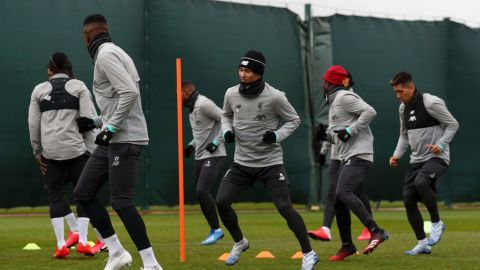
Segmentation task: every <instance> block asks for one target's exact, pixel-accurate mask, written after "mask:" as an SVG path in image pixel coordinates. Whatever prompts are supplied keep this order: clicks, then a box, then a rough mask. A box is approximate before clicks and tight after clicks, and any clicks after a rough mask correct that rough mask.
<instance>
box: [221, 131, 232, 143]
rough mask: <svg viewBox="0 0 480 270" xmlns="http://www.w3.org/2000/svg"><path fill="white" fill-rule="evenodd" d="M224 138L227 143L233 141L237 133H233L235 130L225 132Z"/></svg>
mask: <svg viewBox="0 0 480 270" xmlns="http://www.w3.org/2000/svg"><path fill="white" fill-rule="evenodd" d="M223 140H224V141H225V142H226V143H232V142H234V141H235V134H233V132H232V131H231V130H229V131H227V132H225V133H223Z"/></svg>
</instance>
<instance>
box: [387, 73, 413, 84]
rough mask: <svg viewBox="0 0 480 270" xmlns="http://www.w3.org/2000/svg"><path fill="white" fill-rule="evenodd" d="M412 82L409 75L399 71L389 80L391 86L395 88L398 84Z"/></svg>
mask: <svg viewBox="0 0 480 270" xmlns="http://www.w3.org/2000/svg"><path fill="white" fill-rule="evenodd" d="M410 82H413V77H412V75H411V74H410V73H408V72H405V71H400V72H398V73H397V74H395V76H393V78H392V79H391V80H390V85H391V86H396V85H399V84H407V83H410Z"/></svg>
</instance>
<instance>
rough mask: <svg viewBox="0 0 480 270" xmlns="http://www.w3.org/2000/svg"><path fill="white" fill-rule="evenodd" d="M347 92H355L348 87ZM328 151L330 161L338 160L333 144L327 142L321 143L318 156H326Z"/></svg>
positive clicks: (335, 147) (336, 150)
mask: <svg viewBox="0 0 480 270" xmlns="http://www.w3.org/2000/svg"><path fill="white" fill-rule="evenodd" d="M345 90H347V91H351V92H355V91H353V88H352V87H350V88H349V89H345ZM328 151H330V159H331V160H340V158H339V156H338V149H337V146H336V145H335V144H331V143H329V142H323V144H322V148H321V149H320V154H322V155H326V154H328Z"/></svg>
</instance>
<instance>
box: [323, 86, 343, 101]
mask: <svg viewBox="0 0 480 270" xmlns="http://www.w3.org/2000/svg"><path fill="white" fill-rule="evenodd" d="M343 89H344V87H343V86H333V87H332V88H330V89H328V90H327V91H325V94H324V97H325V100H326V101H327V104H330V100H329V96H331V95H333V94H334V93H336V92H337V91H339V90H343Z"/></svg>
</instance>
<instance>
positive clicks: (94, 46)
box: [88, 32, 112, 60]
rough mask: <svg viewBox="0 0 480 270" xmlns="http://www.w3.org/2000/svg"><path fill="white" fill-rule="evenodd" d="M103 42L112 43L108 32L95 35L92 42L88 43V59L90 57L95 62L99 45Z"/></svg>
mask: <svg viewBox="0 0 480 270" xmlns="http://www.w3.org/2000/svg"><path fill="white" fill-rule="evenodd" d="M105 42H112V38H111V37H110V34H109V33H108V32H104V33H100V34H98V35H96V36H95V37H94V38H93V40H92V42H90V45H88V53H89V54H90V57H92V60H95V55H96V54H97V50H98V47H100V45H102V44H103V43H105Z"/></svg>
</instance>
